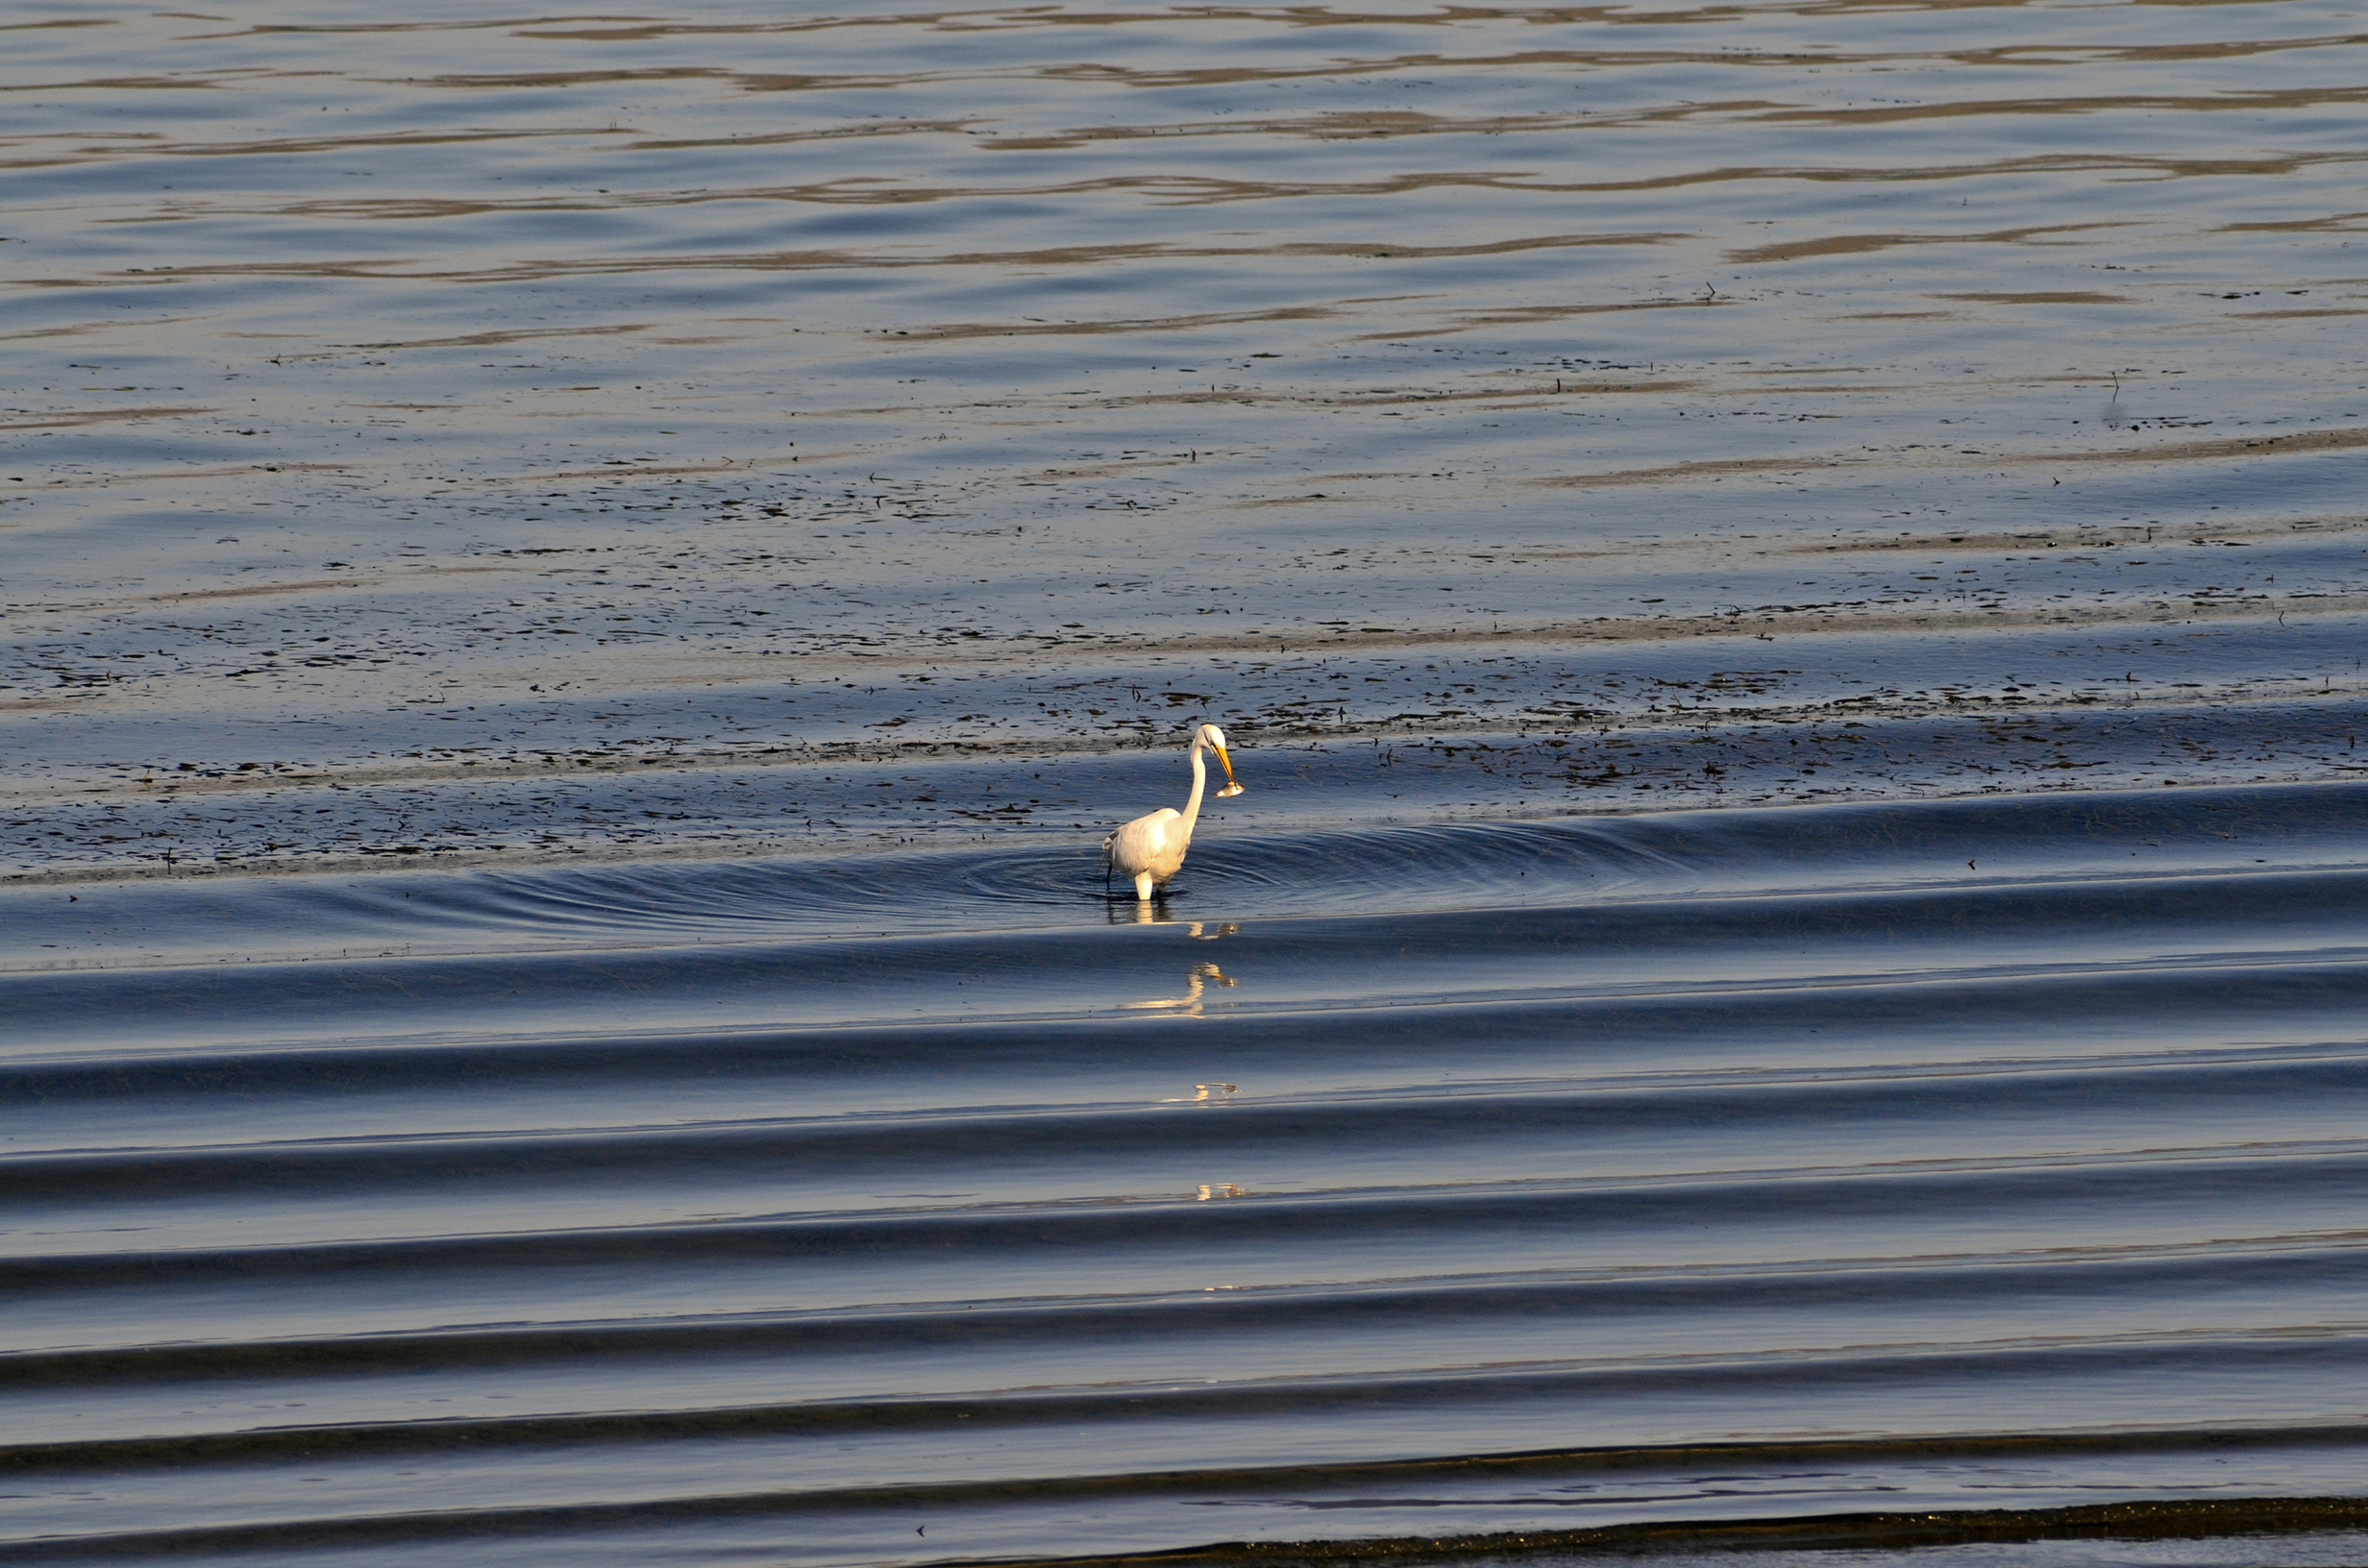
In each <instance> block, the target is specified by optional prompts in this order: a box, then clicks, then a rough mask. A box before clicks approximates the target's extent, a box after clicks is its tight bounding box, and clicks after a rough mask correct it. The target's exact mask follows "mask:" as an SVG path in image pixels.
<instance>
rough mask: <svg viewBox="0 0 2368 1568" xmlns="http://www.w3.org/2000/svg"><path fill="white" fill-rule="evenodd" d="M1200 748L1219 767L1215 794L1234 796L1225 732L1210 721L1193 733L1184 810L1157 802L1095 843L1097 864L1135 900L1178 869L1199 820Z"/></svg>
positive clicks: (1204, 778)
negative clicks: (1128, 886) (1130, 886)
mask: <svg viewBox="0 0 2368 1568" xmlns="http://www.w3.org/2000/svg"><path fill="white" fill-rule="evenodd" d="M1203 747H1206V748H1208V749H1210V750H1213V751H1215V752H1216V753H1217V760H1218V761H1219V762H1220V763H1221V764H1223V765H1224V769H1225V787H1224V789H1222V790H1221V791H1220V792H1218V793H1220V794H1221V795H1239V794H1240V793H1241V792H1242V786H1241V785H1239V784H1237V783H1235V782H1234V781H1233V759H1232V758H1231V757H1229V756H1227V755H1226V754H1225V732H1224V731H1223V730H1221V729H1220V728H1218V727H1217V726H1216V725H1215V724H1202V725H1201V726H1200V727H1199V728H1198V729H1196V730H1194V731H1193V747H1192V752H1191V758H1190V760H1191V762H1192V765H1193V793H1192V795H1191V796H1190V797H1189V798H1188V799H1186V800H1185V802H1184V809H1183V810H1182V811H1178V810H1176V809H1175V808H1174V807H1173V806H1162V807H1160V808H1159V809H1158V810H1157V811H1155V812H1152V813H1151V814H1150V815H1149V816H1147V817H1138V818H1136V819H1135V820H1134V821H1131V822H1128V823H1127V824H1126V825H1125V826H1124V827H1122V828H1120V829H1119V830H1118V831H1117V832H1115V833H1113V834H1111V835H1110V836H1109V837H1108V838H1106V839H1104V840H1102V841H1101V854H1102V862H1103V864H1104V865H1105V866H1106V867H1108V868H1109V869H1110V870H1114V871H1117V872H1119V873H1120V874H1121V875H1123V876H1125V877H1127V878H1128V879H1130V880H1131V881H1132V882H1133V883H1134V884H1135V896H1136V897H1137V898H1148V897H1150V896H1151V890H1152V889H1153V888H1155V887H1157V886H1158V885H1159V884H1161V883H1163V882H1165V881H1167V880H1168V879H1169V878H1170V877H1172V876H1173V875H1175V873H1176V872H1177V871H1179V870H1182V869H1183V866H1184V851H1185V850H1187V849H1189V848H1191V847H1192V842H1193V824H1194V823H1195V822H1196V821H1199V820H1200V792H1201V790H1202V789H1203V788H1204V787H1205V786H1206V785H1207V783H1208V779H1209V770H1208V765H1207V764H1206V763H1203V762H1202V761H1201V760H1200V752H1201V749H1202V748H1203Z"/></svg>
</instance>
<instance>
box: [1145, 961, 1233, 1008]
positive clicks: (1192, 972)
mask: <svg viewBox="0 0 2368 1568" xmlns="http://www.w3.org/2000/svg"><path fill="white" fill-rule="evenodd" d="M1212 980H1214V981H1216V982H1217V983H1218V984H1219V985H1221V986H1225V987H1228V988H1230V987H1231V986H1232V985H1233V977H1232V976H1231V975H1229V974H1226V973H1225V972H1224V971H1223V970H1221V969H1220V968H1218V967H1217V966H1216V965H1214V964H1196V965H1194V966H1193V967H1192V968H1189V969H1186V970H1185V971H1184V994H1183V995H1181V996H1161V997H1157V998H1155V999H1153V1000H1151V1001H1147V1002H1128V1003H1126V1004H1125V1005H1126V1006H1128V1007H1162V1008H1173V1009H1174V1010H1175V1016H1176V1017H1179V1018H1196V1017H1200V1016H1201V1013H1200V994H1201V992H1203V991H1204V990H1205V989H1206V988H1207V986H1208V983H1209V982H1210V981H1212Z"/></svg>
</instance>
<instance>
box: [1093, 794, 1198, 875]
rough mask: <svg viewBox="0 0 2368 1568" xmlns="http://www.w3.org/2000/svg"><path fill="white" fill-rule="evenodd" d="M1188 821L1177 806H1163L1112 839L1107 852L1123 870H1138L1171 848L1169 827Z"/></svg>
mask: <svg viewBox="0 0 2368 1568" xmlns="http://www.w3.org/2000/svg"><path fill="white" fill-rule="evenodd" d="M1183 820H1184V814H1183V813H1182V812H1179V811H1177V810H1176V809H1175V808H1174V807H1173V806H1162V807H1160V808H1159V809H1158V810H1157V811H1155V812H1152V813H1151V814H1150V815H1149V816H1148V817H1138V818H1136V819H1135V820H1134V821H1131V822H1128V823H1127V824H1126V825H1125V826H1124V827H1122V828H1120V829H1119V830H1118V831H1117V832H1116V833H1113V834H1111V835H1110V837H1109V840H1108V842H1107V843H1106V844H1105V845H1104V848H1103V852H1104V853H1105V854H1107V855H1109V856H1110V858H1111V859H1112V860H1114V861H1116V862H1117V863H1118V864H1119V865H1121V866H1125V867H1128V868H1135V867H1140V866H1143V865H1146V864H1147V863H1148V860H1149V857H1151V856H1153V855H1156V854H1158V853H1159V851H1160V850H1161V849H1162V848H1164V847H1165V846H1166V845H1167V843H1168V824H1169V823H1171V822H1178V821H1183Z"/></svg>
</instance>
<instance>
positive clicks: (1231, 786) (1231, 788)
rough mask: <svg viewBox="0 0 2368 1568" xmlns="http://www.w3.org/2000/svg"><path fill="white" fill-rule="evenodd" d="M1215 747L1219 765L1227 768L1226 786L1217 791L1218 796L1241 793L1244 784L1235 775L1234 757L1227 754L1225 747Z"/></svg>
mask: <svg viewBox="0 0 2368 1568" xmlns="http://www.w3.org/2000/svg"><path fill="white" fill-rule="evenodd" d="M1215 749H1216V751H1217V760H1218V763H1219V765H1220V766H1221V767H1222V768H1223V769H1224V770H1225V787H1224V788H1223V789H1221V790H1220V791H1218V792H1217V794H1218V797H1219V798H1220V799H1222V798H1223V797H1225V796H1229V795H1240V794H1241V793H1242V786H1241V784H1240V783H1239V782H1238V781H1236V780H1235V778H1234V776H1233V759H1232V758H1231V757H1229V756H1227V755H1225V748H1224V747H1216V748H1215Z"/></svg>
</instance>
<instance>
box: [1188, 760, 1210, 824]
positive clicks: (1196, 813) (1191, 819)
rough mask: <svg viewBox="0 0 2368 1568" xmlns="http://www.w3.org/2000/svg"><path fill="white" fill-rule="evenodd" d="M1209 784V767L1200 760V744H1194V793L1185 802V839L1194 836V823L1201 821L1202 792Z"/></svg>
mask: <svg viewBox="0 0 2368 1568" xmlns="http://www.w3.org/2000/svg"><path fill="white" fill-rule="evenodd" d="M1208 782H1209V765H1208V764H1207V763H1205V762H1202V761H1201V760H1200V742H1199V741H1197V740H1195V741H1194V742H1193V793H1192V798H1191V799H1189V800H1186V801H1185V802H1184V837H1185V838H1187V839H1190V838H1191V837H1192V836H1193V823H1195V822H1196V821H1200V792H1201V791H1202V790H1203V789H1204V788H1206V787H1207V785H1208Z"/></svg>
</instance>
